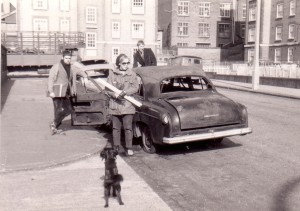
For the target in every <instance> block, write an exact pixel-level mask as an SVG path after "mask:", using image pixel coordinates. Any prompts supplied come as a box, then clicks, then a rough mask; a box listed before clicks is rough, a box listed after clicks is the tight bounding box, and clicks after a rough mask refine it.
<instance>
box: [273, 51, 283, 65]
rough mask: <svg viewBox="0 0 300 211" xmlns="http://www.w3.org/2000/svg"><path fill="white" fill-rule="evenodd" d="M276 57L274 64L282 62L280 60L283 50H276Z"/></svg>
mask: <svg viewBox="0 0 300 211" xmlns="http://www.w3.org/2000/svg"><path fill="white" fill-rule="evenodd" d="M274 56H275V58H274V62H276V63H278V62H280V59H281V49H279V48H276V49H275V53H274Z"/></svg>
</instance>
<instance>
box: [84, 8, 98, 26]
mask: <svg viewBox="0 0 300 211" xmlns="http://www.w3.org/2000/svg"><path fill="white" fill-rule="evenodd" d="M85 12H86V15H85V21H86V23H95V24H96V23H97V8H96V7H86V10H85Z"/></svg>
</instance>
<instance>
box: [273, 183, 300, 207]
mask: <svg viewBox="0 0 300 211" xmlns="http://www.w3.org/2000/svg"><path fill="white" fill-rule="evenodd" d="M297 188H300V177H299V178H295V179H292V180H289V181H287V182H286V183H285V184H283V186H282V187H281V188H280V189H279V191H278V192H277V193H276V195H275V197H274V203H273V208H272V211H288V210H294V209H293V208H290V207H289V203H288V201H289V198H290V197H292V195H293V193H295V191H296V190H297Z"/></svg>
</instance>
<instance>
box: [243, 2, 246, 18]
mask: <svg viewBox="0 0 300 211" xmlns="http://www.w3.org/2000/svg"><path fill="white" fill-rule="evenodd" d="M246 17H247V4H243V8H242V18H244V19H246Z"/></svg>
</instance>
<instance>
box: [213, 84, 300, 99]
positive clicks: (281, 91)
mask: <svg viewBox="0 0 300 211" xmlns="http://www.w3.org/2000/svg"><path fill="white" fill-rule="evenodd" d="M211 81H212V82H213V83H214V85H215V86H216V87H220V88H228V89H235V90H241V91H247V92H254V93H260V94H267V95H273V96H278V97H286V98H292V99H300V89H293V88H285V87H278V86H267V85H259V86H258V89H257V90H254V89H253V88H252V84H249V83H241V82H235V81H224V80H216V79H212V80H211Z"/></svg>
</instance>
